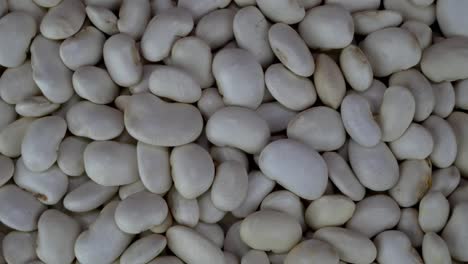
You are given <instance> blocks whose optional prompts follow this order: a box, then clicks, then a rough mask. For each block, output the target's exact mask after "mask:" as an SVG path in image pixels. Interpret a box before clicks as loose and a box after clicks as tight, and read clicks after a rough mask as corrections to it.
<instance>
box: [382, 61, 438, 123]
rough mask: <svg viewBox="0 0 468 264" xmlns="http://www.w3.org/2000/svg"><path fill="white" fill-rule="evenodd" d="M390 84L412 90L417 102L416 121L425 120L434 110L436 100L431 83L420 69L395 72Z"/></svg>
mask: <svg viewBox="0 0 468 264" xmlns="http://www.w3.org/2000/svg"><path fill="white" fill-rule="evenodd" d="M389 85H390V86H403V87H406V88H407V89H408V90H409V91H410V92H411V94H412V95H413V97H414V101H415V102H416V111H415V114H414V120H415V121H423V120H424V119H426V118H427V117H428V116H429V115H430V114H431V112H432V111H433V110H434V106H435V101H436V100H435V98H434V93H433V91H432V86H431V83H429V81H428V80H427V79H426V77H424V75H422V74H421V73H420V72H419V71H418V70H415V69H409V70H405V71H400V72H397V73H395V74H393V75H392V76H391V77H390V80H389Z"/></svg>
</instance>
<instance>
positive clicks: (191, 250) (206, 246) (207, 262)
mask: <svg viewBox="0 0 468 264" xmlns="http://www.w3.org/2000/svg"><path fill="white" fill-rule="evenodd" d="M166 236H167V245H168V247H169V249H170V250H171V251H172V252H174V254H175V255H176V256H178V257H179V258H181V259H182V260H183V261H185V262H186V263H193V264H217V263H223V262H224V254H223V252H222V251H221V250H220V249H219V248H217V247H216V246H215V245H214V244H213V243H212V242H211V241H209V240H208V239H206V238H204V237H203V236H202V235H200V234H198V233H197V232H196V231H194V230H193V229H191V228H188V227H184V226H173V227H171V228H169V230H167V234H166Z"/></svg>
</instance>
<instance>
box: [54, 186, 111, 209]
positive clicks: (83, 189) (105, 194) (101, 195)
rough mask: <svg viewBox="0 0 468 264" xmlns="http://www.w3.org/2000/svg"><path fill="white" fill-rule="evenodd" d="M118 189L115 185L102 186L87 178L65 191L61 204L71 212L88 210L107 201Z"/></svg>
mask: <svg viewBox="0 0 468 264" xmlns="http://www.w3.org/2000/svg"><path fill="white" fill-rule="evenodd" d="M118 190H119V188H118V187H117V186H102V185H100V184H97V183H95V182H94V181H92V180H88V181H86V182H85V183H83V184H81V185H79V186H78V187H76V188H75V189H73V190H71V191H70V192H69V193H67V195H66V196H65V198H64V199H63V205H64V206H65V208H66V209H67V210H70V211H72V212H79V213H81V212H88V211H91V210H93V209H96V208H98V207H99V206H101V205H103V204H104V203H105V202H107V201H109V200H110V199H111V198H112V197H113V196H114V195H115V194H116V193H117V191H118Z"/></svg>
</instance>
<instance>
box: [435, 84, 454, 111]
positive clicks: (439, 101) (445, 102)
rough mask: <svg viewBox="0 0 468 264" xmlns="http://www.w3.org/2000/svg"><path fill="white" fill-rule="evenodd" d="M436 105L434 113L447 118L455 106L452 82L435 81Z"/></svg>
mask: <svg viewBox="0 0 468 264" xmlns="http://www.w3.org/2000/svg"><path fill="white" fill-rule="evenodd" d="M432 91H433V93H434V98H435V105H434V111H433V113H434V114H436V115H438V116H440V117H442V118H446V117H447V116H448V115H450V113H452V112H453V109H454V108H455V100H456V99H455V90H454V89H453V86H452V84H451V83H450V82H441V83H433V84H432Z"/></svg>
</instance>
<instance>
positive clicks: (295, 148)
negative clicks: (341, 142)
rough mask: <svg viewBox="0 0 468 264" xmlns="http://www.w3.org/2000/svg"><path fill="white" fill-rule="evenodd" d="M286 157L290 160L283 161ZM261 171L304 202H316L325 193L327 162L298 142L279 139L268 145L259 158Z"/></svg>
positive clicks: (311, 149)
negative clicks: (306, 200)
mask: <svg viewBox="0 0 468 264" xmlns="http://www.w3.org/2000/svg"><path fill="white" fill-rule="evenodd" d="M284 155H287V156H288V157H290V158H288V159H284V158H283V157H284ZM259 167H260V169H261V170H262V172H263V173H265V175H266V176H267V177H268V178H270V179H272V180H275V181H276V182H278V184H280V185H282V186H283V187H284V188H285V189H287V190H289V191H291V192H293V193H294V194H296V195H298V196H299V197H301V198H304V199H308V200H314V199H317V198H319V197H320V196H322V194H323V193H324V192H325V187H326V185H327V178H328V176H327V173H328V169H327V165H326V163H325V161H324V160H323V158H322V157H321V156H320V154H318V152H316V151H315V150H314V149H313V148H311V147H308V146H307V145H304V144H302V143H300V142H298V141H296V140H293V139H280V140H277V141H274V142H272V143H270V144H268V145H267V146H266V147H265V148H264V149H263V151H262V152H261V154H260V159H259ZM299 168H300V169H299ZM308 171H314V172H315V173H313V174H310V173H307V172H308Z"/></svg>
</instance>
